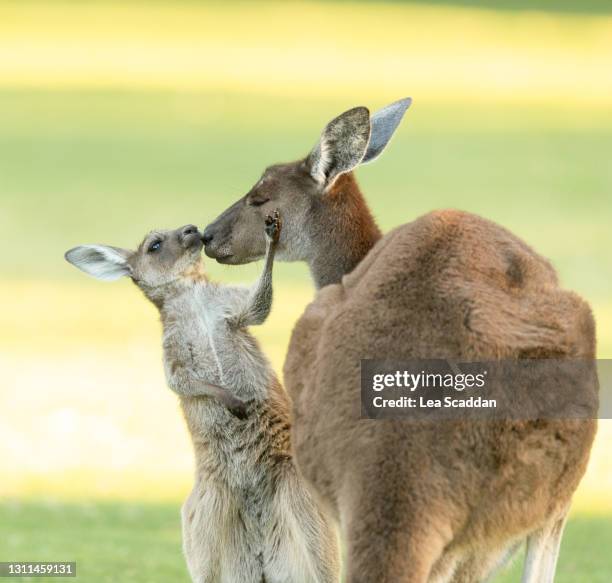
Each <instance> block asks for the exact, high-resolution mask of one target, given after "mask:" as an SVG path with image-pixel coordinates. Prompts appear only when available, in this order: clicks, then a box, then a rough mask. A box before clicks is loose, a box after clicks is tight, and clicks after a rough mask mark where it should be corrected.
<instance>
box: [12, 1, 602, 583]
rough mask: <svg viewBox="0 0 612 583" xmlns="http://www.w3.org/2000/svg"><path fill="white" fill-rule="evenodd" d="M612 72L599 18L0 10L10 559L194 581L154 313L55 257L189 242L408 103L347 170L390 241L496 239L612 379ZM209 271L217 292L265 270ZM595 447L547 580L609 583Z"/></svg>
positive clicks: (180, 428)
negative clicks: (458, 236) (446, 225)
mask: <svg viewBox="0 0 612 583" xmlns="http://www.w3.org/2000/svg"><path fill="white" fill-rule="evenodd" d="M493 6H494V7H495V9H492V7H493ZM611 60H612V10H611V9H610V5H609V3H604V2H601V3H599V2H597V1H596V0H590V1H587V2H582V3H579V2H577V1H573V0H562V1H561V2H546V0H534V1H533V2H526V1H522V0H502V1H500V2H496V3H494V4H493V3H485V2H481V1H480V0H460V1H457V2H448V3H447V2H442V1H439V2H438V1H436V2H430V3H429V5H425V4H424V3H415V2H387V3H382V2H377V3H372V2H358V3H348V2H319V3H316V2H258V3H249V2H223V3H221V2H212V3H210V2H189V1H181V2H146V3H145V2H140V1H135V0H134V1H129V2H101V1H99V0H98V1H88V2H71V1H64V0H58V1H56V2H42V1H30V0H24V1H7V0H0V128H1V130H0V232H2V234H3V240H4V241H5V248H4V251H5V252H4V253H2V254H1V255H0V278H1V283H0V370H2V381H1V384H0V466H2V467H3V468H11V470H10V471H3V475H2V477H1V479H0V500H3V502H0V559H3V557H5V556H6V557H8V558H11V559H12V558H18V559H20V558H23V559H27V558H30V559H32V558H34V559H40V560H45V559H49V558H54V559H63V558H65V559H68V560H70V559H75V558H76V560H78V561H79V564H80V565H81V568H82V571H81V573H82V574H83V575H82V578H83V579H84V580H90V581H96V582H98V581H102V582H104V581H116V580H117V577H118V575H117V573H119V572H120V569H124V568H125V571H124V573H125V576H123V575H122V577H121V581H128V582H129V581H153V582H154V581H168V580H172V581H179V580H186V573H185V570H184V566H183V560H182V558H181V556H180V553H179V538H180V534H179V516H178V506H177V500H178V499H182V498H184V497H185V496H186V494H187V492H188V490H189V488H190V484H191V480H192V477H191V471H192V459H191V449H190V445H189V441H188V437H187V434H186V431H185V428H184V425H183V422H182V418H181V415H180V412H179V410H178V407H177V404H176V399H175V397H174V395H173V394H172V393H171V392H170V391H168V390H167V389H166V388H165V386H164V378H163V371H162V366H161V349H160V336H159V333H160V329H159V323H158V317H157V315H156V314H155V311H154V309H153V308H152V307H151V306H149V305H148V304H147V303H146V302H145V300H144V299H143V298H141V297H140V295H139V293H138V292H137V290H136V289H134V288H133V286H132V285H131V284H129V282H119V283H116V284H102V283H97V282H92V281H89V280H87V279H86V278H85V276H84V275H82V274H80V273H78V272H77V271H76V270H74V269H73V268H71V267H70V266H68V265H67V264H66V263H65V262H64V260H63V253H64V251H65V250H66V249H68V248H69V247H71V246H73V245H75V244H79V243H86V242H101V243H110V244H114V245H121V246H133V245H136V244H137V243H138V242H139V240H140V238H141V237H142V236H143V235H144V233H145V232H146V231H148V230H149V229H151V228H153V227H174V226H178V225H180V224H185V223H188V222H195V223H196V224H198V225H200V226H203V225H205V224H206V223H207V222H209V221H210V220H212V219H213V218H214V217H215V216H216V215H217V214H218V213H219V212H221V211H222V210H223V209H224V208H226V207H227V205H228V204H229V203H230V202H233V201H234V200H235V199H236V198H237V197H238V196H240V195H241V194H243V193H244V192H245V191H246V190H247V189H248V188H249V187H250V186H251V185H252V184H253V183H254V182H255V181H256V180H257V178H258V177H259V175H260V173H261V171H262V170H263V168H264V167H265V166H266V165H268V164H270V163H274V162H278V161H285V160H291V159H294V158H297V157H299V156H302V155H304V154H305V153H306V152H307V151H308V149H309V148H310V147H311V146H312V145H313V144H314V142H315V140H316V139H317V136H318V134H319V132H320V130H321V128H322V127H323V125H324V124H325V123H326V121H328V120H329V119H330V118H332V117H333V116H335V115H336V114H337V113H339V112H341V111H343V110H345V109H347V108H349V107H352V106H354V105H357V104H365V105H368V106H370V107H371V108H372V109H375V108H377V107H380V106H382V105H384V104H385V103H387V102H388V101H390V100H393V99H396V98H398V97H400V96H403V95H406V94H411V95H412V96H413V97H414V98H415V101H414V105H413V107H412V108H411V110H410V111H409V112H408V114H407V116H406V119H405V121H404V122H403V124H402V126H401V127H400V129H399V131H398V135H397V136H396V138H394V141H393V142H392V144H391V146H390V147H389V150H388V151H387V152H385V154H384V156H383V157H382V158H381V159H380V160H379V161H378V162H377V163H376V164H373V165H368V166H367V167H365V168H363V169H360V170H359V171H358V173H357V174H358V178H359V180H360V182H361V184H362V186H363V190H364V192H365V194H366V197H367V198H368V201H369V203H370V205H371V208H372V210H373V211H374V213H375V215H376V216H377V219H378V220H379V223H380V224H381V226H382V227H383V228H384V230H388V229H390V228H392V227H394V226H396V225H399V224H401V223H404V222H406V221H409V220H411V219H412V218H415V217H416V216H418V215H420V214H422V213H424V212H427V211H429V210H431V209H433V208H440V207H456V208H463V209H466V210H469V211H473V212H476V213H479V214H482V215H483V216H486V217H488V218H491V219H493V220H495V221H498V222H499V223H501V224H502V225H504V226H506V227H508V228H510V229H511V230H512V231H513V232H515V233H516V234H517V235H519V236H520V237H522V238H524V239H525V240H526V241H527V242H528V243H530V244H531V245H533V246H534V247H535V248H536V249H537V250H538V251H539V252H540V253H542V254H543V255H545V256H547V257H549V258H550V259H551V260H552V261H553V263H554V264H555V266H556V267H557V268H558V270H559V273H560V276H561V280H562V282H563V284H564V285H565V286H566V287H568V288H571V289H574V290H576V291H578V292H579V293H580V294H582V295H583V296H584V297H585V298H586V299H587V300H589V301H590V302H591V304H592V306H593V309H594V312H595V315H596V319H597V322H598V336H599V349H598V354H599V356H600V357H602V358H603V357H608V358H611V357H612V297H611V296H610V282H611V281H612V263H611V262H610V249H611V248H612V231H611V230H610V226H609V225H610V218H611V215H610V210H611V203H612V166H611V165H610V163H609V157H610V151H612V77H611V76H610V75H609V65H610V62H611ZM206 265H207V267H208V269H209V271H210V273H211V275H212V276H213V277H214V278H217V279H220V280H222V281H245V282H248V281H252V280H254V279H255V278H256V277H257V275H258V272H259V269H260V266H259V265H250V266H244V267H241V268H227V267H222V266H218V265H216V264H214V263H211V262H209V261H207V262H206ZM275 270H276V272H275V294H276V295H275V304H274V309H273V313H272V316H271V318H270V319H269V321H268V322H266V324H265V325H264V326H262V327H261V328H260V329H257V330H254V331H255V332H256V334H257V336H258V338H259V339H260V340H261V343H262V346H263V347H264V349H265V351H266V353H267V354H268V355H269V356H270V358H271V360H272V362H273V364H274V366H275V367H276V369H277V370H280V369H281V367H282V362H283V359H284V354H285V351H286V344H287V341H288V338H289V334H290V331H291V328H292V326H293V323H294V322H295V320H296V319H297V317H298V316H299V314H300V313H301V311H302V309H303V307H304V305H305V304H306V303H307V302H308V301H309V299H310V298H311V297H312V293H313V292H312V286H311V283H310V281H309V276H308V273H307V270H306V269H305V267H304V266H302V265H296V264H278V265H277V266H276V267H275ZM611 440H612V424H610V423H609V422H604V423H602V424H601V428H600V432H599V436H598V438H597V442H596V445H595V448H594V451H593V457H592V461H591V464H590V467H589V470H588V472H587V475H586V477H585V479H584V481H583V483H582V484H581V487H580V489H579V491H578V493H577V496H576V503H575V505H574V509H575V513H574V514H573V516H572V520H571V521H570V524H569V527H568V534H567V538H566V539H565V540H564V547H563V549H562V553H561V573H560V576H559V581H562V582H565V581H567V582H570V581H572V582H576V581H577V582H582V581H585V582H587V581H588V582H598V581H604V580H606V581H607V580H609V574H610V572H611V571H612V567H611V565H610V562H609V557H607V556H606V554H605V553H604V552H602V549H603V548H606V546H610V543H612V498H611V497H610V492H611V491H612V461H611V460H610V456H609V447H610V443H611ZM49 497H50V498H51V499H54V500H56V501H55V502H54V503H49V504H48V503H43V502H41V500H42V499H46V498H49ZM118 498H120V499H123V500H132V501H134V500H138V503H136V502H130V503H128V502H119V501H116V499H118ZM17 500H19V501H17ZM79 500H89V501H88V502H83V503H78V502H77V501H79ZM101 500H104V501H101ZM145 501H146V502H147V503H144V502H145ZM162 501H163V502H162ZM32 553H34V556H33V555H32ZM135 564H137V565H138V569H141V571H140V572H137V571H136V568H135V567H134V565H135ZM504 577H505V578H504ZM504 577H502V579H501V580H502V581H510V580H516V578H517V574H516V567H515V568H514V571H511V573H510V574H509V575H505V576H504Z"/></svg>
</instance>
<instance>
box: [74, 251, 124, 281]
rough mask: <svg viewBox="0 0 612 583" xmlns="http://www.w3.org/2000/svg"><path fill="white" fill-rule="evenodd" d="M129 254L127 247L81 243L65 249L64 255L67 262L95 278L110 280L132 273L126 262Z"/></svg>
mask: <svg viewBox="0 0 612 583" xmlns="http://www.w3.org/2000/svg"><path fill="white" fill-rule="evenodd" d="M131 254H132V252H131V251H128V250H127V249H119V248H118V247H109V246H108V245H81V246H80V247H74V249H70V251H67V252H66V254H65V255H64V257H65V258H66V261H68V263H72V265H74V266H75V267H77V268H79V269H80V270H81V271H84V272H85V273H87V274H89V275H91V276H93V277H95V278H96V279H102V280H105V281H112V280H115V279H119V278H120V277H123V276H125V275H131V274H132V268H131V267H130V265H129V264H128V259H129V257H130V255H131Z"/></svg>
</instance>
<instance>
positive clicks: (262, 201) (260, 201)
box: [249, 198, 270, 206]
mask: <svg viewBox="0 0 612 583" xmlns="http://www.w3.org/2000/svg"><path fill="white" fill-rule="evenodd" d="M269 200H270V199H269V198H253V199H251V200H250V201H249V204H250V205H251V206H261V205H263V204H266V203H267V202H268V201H269Z"/></svg>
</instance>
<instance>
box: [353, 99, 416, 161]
mask: <svg viewBox="0 0 612 583" xmlns="http://www.w3.org/2000/svg"><path fill="white" fill-rule="evenodd" d="M411 104H412V98H410V97H406V98H405V99H400V100H399V101H396V102H395V103H391V104H390V105H387V106H386V107H383V108H382V109H381V110H380V111H377V112H376V113H375V114H374V115H373V116H372V117H371V119H370V124H371V125H372V130H371V132H370V143H369V144H368V149H367V150H366V153H365V156H364V157H363V160H362V161H361V162H362V164H365V163H366V162H371V161H372V160H375V159H376V158H378V156H380V154H381V153H382V151H383V150H384V149H385V147H386V146H387V144H388V143H389V140H390V139H391V136H392V135H393V134H394V133H395V130H396V129H397V126H398V125H399V123H400V121H402V118H403V117H404V113H406V110H407V109H408V108H409V107H410V105H411Z"/></svg>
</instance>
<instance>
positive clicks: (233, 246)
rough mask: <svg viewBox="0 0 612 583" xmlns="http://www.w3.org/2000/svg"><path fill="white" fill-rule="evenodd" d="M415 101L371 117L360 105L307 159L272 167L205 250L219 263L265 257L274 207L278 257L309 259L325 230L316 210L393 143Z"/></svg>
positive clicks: (213, 231)
mask: <svg viewBox="0 0 612 583" xmlns="http://www.w3.org/2000/svg"><path fill="white" fill-rule="evenodd" d="M410 103H411V99H409V98H407V99H402V100H400V101H397V102H395V103H392V104H391V105H389V106H387V107H385V108H384V109H382V110H381V111H379V112H377V113H376V114H375V115H373V116H372V117H370V113H369V111H368V109H367V108H365V107H355V108H354V109H350V110H348V111H346V112H344V113H343V114H341V115H339V116H338V117H336V118H335V119H333V120H332V121H330V122H329V123H328V124H327V125H326V126H325V128H324V130H323V133H322V134H321V137H320V139H319V141H318V143H317V144H316V145H315V147H314V148H313V149H312V151H311V152H310V153H309V154H308V155H307V156H306V157H305V158H303V159H301V160H297V161H295V162H290V163H286V164H276V165H274V166H270V167H268V168H267V169H266V170H265V171H264V173H263V174H262V176H261V178H260V179H259V180H258V181H257V182H256V183H255V185H254V186H253V187H252V188H251V189H250V190H249V191H248V192H247V193H246V194H245V195H244V196H243V197H241V198H240V199H239V200H237V201H236V202H235V203H234V204H233V205H231V206H230V207H229V208H228V209H227V210H226V211H224V212H223V213H222V214H221V215H220V216H219V217H217V219H216V220H215V221H214V222H213V223H211V224H210V225H208V227H206V229H205V231H204V235H203V240H204V243H205V251H206V254H207V255H208V256H209V257H212V258H214V259H216V260H217V261H218V262H219V263H227V264H241V263H249V262H251V261H255V260H257V259H259V258H261V257H262V256H263V255H264V253H265V248H266V245H265V239H264V235H263V231H262V229H261V224H262V222H263V220H264V218H265V217H266V216H267V215H268V214H270V212H271V211H272V210H273V209H278V210H279V211H280V214H281V216H282V217H283V232H282V234H281V238H280V241H279V246H278V251H277V257H278V258H279V259H281V260H284V261H309V259H310V256H311V254H312V247H313V233H316V232H317V231H320V228H319V225H318V223H319V219H318V216H317V209H319V208H320V207H321V205H322V204H324V203H325V201H326V199H329V198H331V197H333V196H334V195H335V194H334V193H335V189H334V185H336V184H337V182H338V179H339V178H340V177H341V176H342V175H345V174H347V173H350V172H351V171H352V170H353V169H354V168H356V167H357V166H358V165H360V164H364V163H366V162H370V161H372V160H374V159H375V158H377V157H378V155H379V154H380V153H381V152H382V151H383V150H384V148H385V146H386V145H387V143H388V142H389V140H390V139H391V136H392V135H393V133H394V131H395V129H396V128H397V126H398V125H399V122H400V121H401V119H402V117H403V115H404V112H405V111H406V109H408V107H409V106H410Z"/></svg>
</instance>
